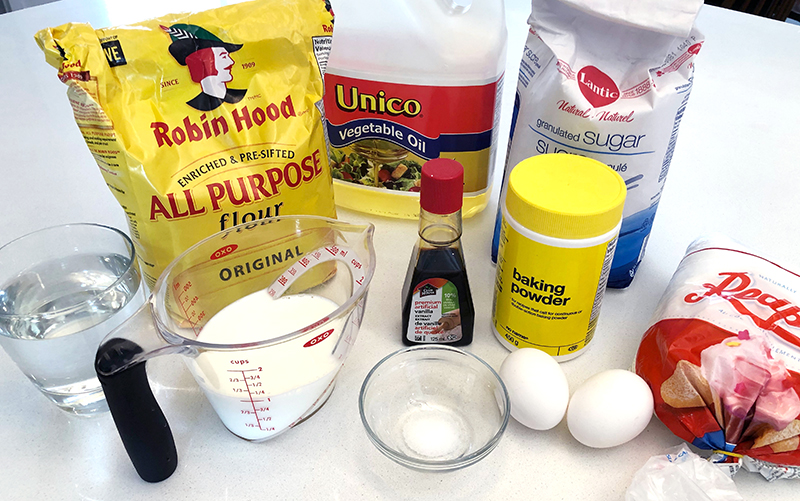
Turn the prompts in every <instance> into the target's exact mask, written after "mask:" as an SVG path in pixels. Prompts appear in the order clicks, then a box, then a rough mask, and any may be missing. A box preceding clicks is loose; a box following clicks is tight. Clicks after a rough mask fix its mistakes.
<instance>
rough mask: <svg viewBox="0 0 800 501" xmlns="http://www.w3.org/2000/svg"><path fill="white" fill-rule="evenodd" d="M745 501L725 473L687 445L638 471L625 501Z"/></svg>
mask: <svg viewBox="0 0 800 501" xmlns="http://www.w3.org/2000/svg"><path fill="white" fill-rule="evenodd" d="M678 499H679V500H681V501H742V499H743V498H742V496H740V495H739V492H738V491H737V490H736V484H734V483H733V480H732V479H731V478H730V477H729V476H728V475H726V474H725V472H724V470H722V469H720V468H719V467H718V466H716V465H714V464H713V463H711V462H709V461H708V460H706V459H703V458H702V457H700V456H698V455H697V454H695V453H694V452H692V451H691V450H689V447H687V446H686V444H682V445H680V446H678V447H675V448H674V449H671V450H669V451H667V452H666V453H665V454H661V455H659V456H653V457H651V458H650V459H649V460H647V462H646V463H645V465H644V466H643V467H642V468H641V469H640V470H639V471H637V472H636V474H635V475H634V476H633V480H632V481H631V485H630V487H628V490H627V492H626V493H625V501H675V500H678Z"/></svg>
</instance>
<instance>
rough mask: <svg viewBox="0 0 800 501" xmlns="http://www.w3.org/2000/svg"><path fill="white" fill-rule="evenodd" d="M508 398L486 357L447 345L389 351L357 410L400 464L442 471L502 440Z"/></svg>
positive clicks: (457, 466)
mask: <svg viewBox="0 0 800 501" xmlns="http://www.w3.org/2000/svg"><path fill="white" fill-rule="evenodd" d="M510 409H511V404H510V401H509V399H508V391H507V390H506V387H505V385H504V384H503V381H502V380H501V379H500V376H498V375H497V373H496V372H495V371H494V370H493V369H492V368H491V367H490V366H489V365H488V364H487V363H486V362H484V361H483V360H481V359H480V358H478V357H476V356H475V355H472V354H471V353H467V352H465V351H462V350H459V349H456V348H452V347H449V346H442V345H420V346H414V347H411V348H406V349H403V350H400V351H397V352H395V353H392V354H391V355H389V356H387V357H386V358H384V359H383V360H381V361H380V362H378V364H377V365H375V367H373V368H372V370H371V371H370V372H369V374H367V377H366V379H364V384H363V385H362V386H361V394H360V395H359V399H358V410H359V412H360V413H361V422H363V423H364V428H366V430H367V435H368V436H369V439H370V440H371V441H372V443H373V444H375V446H376V447H377V448H378V450H379V451H381V452H382V453H383V454H384V455H386V456H387V457H389V458H390V459H392V460H394V461H396V462H397V463H399V464H401V465H403V466H406V467H408V468H412V469H414V470H420V471H434V472H445V471H453V470H458V469H460V468H465V467H467V466H470V465H472V464H475V463H477V462H478V461H480V460H481V459H483V458H484V457H486V456H487V455H489V453H490V452H491V451H492V450H493V449H494V448H495V446H497V443H498V442H499V441H500V437H502V436H503V432H504V431H505V429H506V426H507V425H508V417H509V415H510Z"/></svg>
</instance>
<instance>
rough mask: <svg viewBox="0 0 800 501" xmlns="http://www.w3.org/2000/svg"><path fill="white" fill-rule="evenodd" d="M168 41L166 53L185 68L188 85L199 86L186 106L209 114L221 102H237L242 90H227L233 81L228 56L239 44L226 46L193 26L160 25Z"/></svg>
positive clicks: (239, 99) (243, 93) (231, 60)
mask: <svg viewBox="0 0 800 501" xmlns="http://www.w3.org/2000/svg"><path fill="white" fill-rule="evenodd" d="M161 29H162V30H164V32H166V33H167V34H168V35H169V36H170V39H171V40H172V43H171V44H170V46H169V53H170V54H172V57H174V58H175V60H176V61H177V62H178V64H180V65H181V66H186V67H188V68H189V75H190V76H191V78H192V82H195V83H197V84H200V88H201V92H200V94H198V95H197V96H196V97H195V98H193V99H191V100H190V101H187V102H186V104H188V105H189V106H191V107H192V108H194V109H196V110H199V111H211V110H214V109H216V108H218V107H219V106H220V105H222V103H238V102H239V101H241V100H242V98H244V95H245V94H246V93H247V90H246V89H229V88H228V86H227V84H228V82H230V81H232V80H233V76H232V75H231V68H233V63H234V61H233V59H232V58H231V53H233V52H236V51H237V50H239V49H241V48H242V44H233V43H227V42H223V41H222V40H220V39H219V38H218V37H216V36H215V35H213V34H212V33H210V32H209V31H207V30H205V29H203V28H201V27H200V26H195V25H194V24H173V25H172V26H170V27H166V26H163V25H162V26H161Z"/></svg>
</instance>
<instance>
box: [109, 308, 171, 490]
mask: <svg viewBox="0 0 800 501" xmlns="http://www.w3.org/2000/svg"><path fill="white" fill-rule="evenodd" d="M151 301H152V299H151ZM185 349H187V348H186V347H183V346H181V345H172V344H169V343H167V342H166V341H165V340H164V339H163V338H162V337H161V336H160V335H159V334H158V332H157V331H156V329H155V327H154V325H153V317H152V315H151V313H150V302H147V303H145V305H144V306H142V307H141V308H140V309H139V311H137V312H136V313H135V314H134V315H133V316H132V317H131V318H129V319H128V320H127V321H126V322H125V323H123V324H122V325H120V326H119V327H118V328H117V329H115V330H114V331H112V332H111V333H110V334H109V335H108V336H106V338H105V339H104V340H103V341H102V342H101V343H100V347H99V348H98V350H97V356H96V358H95V371H96V372H97V377H98V379H99V380H100V384H101V385H102V387H103V392H104V393H105V396H106V402H107V403H108V407H109V409H110V410H111V415H112V416H113V417H114V424H116V426H117V431H118V432H119V435H120V437H121V438H122V443H123V445H124V446H125V449H126V451H127V452H128V456H130V458H131V462H132V463H133V466H134V467H135V468H136V471H137V472H138V473H139V476H140V477H142V479H144V480H146V481H148V482H160V481H161V480H164V479H166V478H167V477H169V476H170V475H172V473H173V472H174V471H175V468H176V467H177V465H178V453H177V451H176V449H175V441H174V440H173V438H172V431H171V430H170V428H169V424H168V423H167V420H166V418H165V417H164V413H163V412H161V409H160V408H159V406H158V403H157V402H156V399H155V397H154V396H153V392H152V390H151V389H150V384H149V383H148V381H147V372H146V370H145V361H146V360H147V359H149V358H151V357H153V356H155V355H160V354H165V353H174V352H180V351H182V350H185Z"/></svg>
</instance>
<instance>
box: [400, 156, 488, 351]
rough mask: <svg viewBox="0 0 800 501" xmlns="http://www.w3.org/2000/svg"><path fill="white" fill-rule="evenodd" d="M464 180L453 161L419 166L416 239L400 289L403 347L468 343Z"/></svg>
mask: <svg viewBox="0 0 800 501" xmlns="http://www.w3.org/2000/svg"><path fill="white" fill-rule="evenodd" d="M463 178H464V170H463V168H462V167H461V164H459V163H458V162H456V161H455V160H449V159H435V160H431V161H429V162H426V163H425V165H424V166H423V167H422V185H421V189H420V220H419V241H418V242H417V245H416V246H415V247H414V251H413V253H412V255H411V261H410V263H409V267H408V272H407V273H406V279H405V283H404V285H403V314H402V318H403V321H402V329H403V330H402V336H401V338H402V341H403V344H406V345H409V346H411V345H417V344H431V343H437V344H448V345H452V346H464V345H468V344H470V343H471V342H472V333H473V328H474V324H475V309H474V307H473V305H472V294H471V292H470V288H469V280H468V279H467V269H466V267H465V265H464V254H463V252H462V250H461V205H462V193H463Z"/></svg>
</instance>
